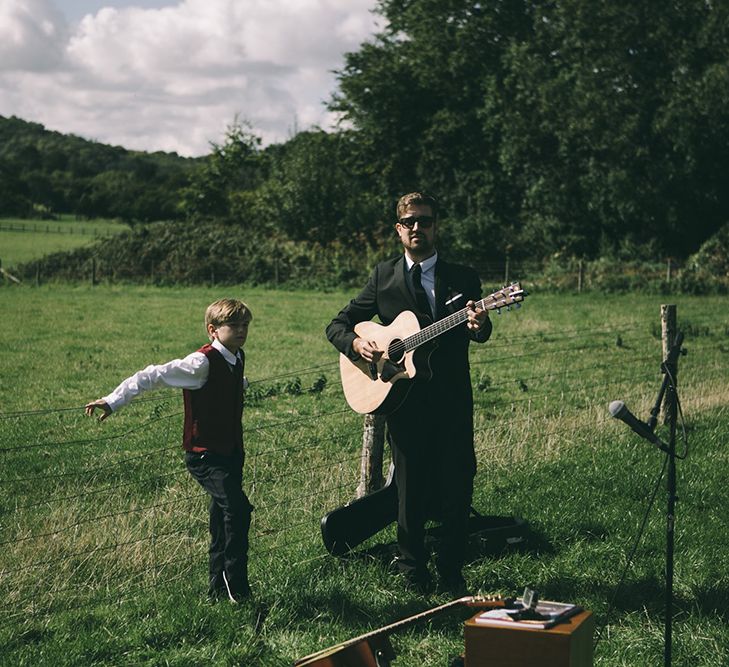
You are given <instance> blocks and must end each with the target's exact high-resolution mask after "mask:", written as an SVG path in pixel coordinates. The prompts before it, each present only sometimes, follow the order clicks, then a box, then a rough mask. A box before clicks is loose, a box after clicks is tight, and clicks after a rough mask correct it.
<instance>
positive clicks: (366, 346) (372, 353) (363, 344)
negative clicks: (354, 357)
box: [352, 338, 384, 363]
mask: <svg viewBox="0 0 729 667" xmlns="http://www.w3.org/2000/svg"><path fill="white" fill-rule="evenodd" d="M352 349H353V350H354V351H355V352H356V353H357V354H358V355H359V356H360V357H362V359H364V360H365V361H368V362H370V363H377V362H378V361H379V360H380V357H382V355H383V354H384V352H383V351H382V350H380V349H379V348H378V347H377V343H375V341H366V340H365V339H364V338H355V339H354V340H353V341H352Z"/></svg>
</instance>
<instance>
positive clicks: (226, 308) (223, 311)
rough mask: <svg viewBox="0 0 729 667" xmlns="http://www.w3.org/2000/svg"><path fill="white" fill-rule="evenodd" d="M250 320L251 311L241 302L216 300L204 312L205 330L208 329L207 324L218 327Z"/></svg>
mask: <svg viewBox="0 0 729 667" xmlns="http://www.w3.org/2000/svg"><path fill="white" fill-rule="evenodd" d="M252 319H253V313H251V309H250V308H249V307H248V306H247V305H246V304H245V303H243V302H242V301H239V300H238V299H218V300H217V301H214V302H213V303H211V304H210V305H209V306H208V307H207V310H206V311H205V328H206V329H207V328H208V324H212V325H213V326H216V327H219V326H222V325H223V324H228V323H229V322H250V321H251V320H252Z"/></svg>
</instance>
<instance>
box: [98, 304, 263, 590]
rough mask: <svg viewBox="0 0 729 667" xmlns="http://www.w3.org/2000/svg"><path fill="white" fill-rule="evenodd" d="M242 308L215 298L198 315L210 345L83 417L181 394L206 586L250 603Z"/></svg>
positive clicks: (150, 373)
mask: <svg viewBox="0 0 729 667" xmlns="http://www.w3.org/2000/svg"><path fill="white" fill-rule="evenodd" d="M252 319H253V316H252V314H251V311H250V309H249V308H248V306H247V305H246V304H244V303H243V302H242V301H238V300H237V299H220V300H219V301H216V302H215V303H211V304H210V305H209V306H208V308H207V310H206V311H205V328H206V329H207V334H208V338H209V339H210V341H211V342H210V343H209V344H207V345H204V346H203V347H201V348H200V349H199V350H197V351H196V352H193V353H192V354H189V355H188V356H186V357H185V358H184V359H175V360H173V361H170V362H168V363H166V364H162V365H160V366H147V368H145V369H143V370H141V371H139V372H137V373H135V374H134V375H132V376H131V377H130V378H127V379H126V380H124V382H122V383H121V384H120V385H119V386H118V387H117V388H116V389H115V390H114V391H113V392H111V393H110V394H109V395H108V396H104V397H103V398H100V399H98V400H96V401H92V402H91V403H88V404H87V405H86V407H85V412H86V414H87V415H89V416H91V415H93V414H94V410H96V409H97V408H98V409H100V410H101V411H102V412H103V414H102V415H101V417H100V419H101V420H104V419H106V418H107V417H108V416H109V415H110V414H111V413H112V412H116V411H117V410H118V409H119V408H121V407H122V406H124V405H126V404H127V403H129V402H130V401H131V400H132V399H133V398H134V397H135V396H137V395H139V394H141V393H142V392H144V391H147V390H149V389H155V388H158V387H175V388H179V389H182V393H183V397H184V402H185V424H184V434H183V444H182V446H183V448H184V449H185V463H186V465H187V469H188V470H189V471H190V474H191V475H192V476H193V477H194V478H195V479H196V480H197V481H198V482H199V483H200V485H201V486H202V487H203V488H204V489H205V491H206V492H207V493H208V494H209V495H210V550H209V555H210V581H209V588H208V595H209V596H210V598H211V599H213V600H219V599H221V598H228V599H229V600H231V601H232V602H240V601H242V600H244V599H245V598H248V597H250V595H251V589H250V586H249V584H248V530H249V528H250V524H251V512H252V510H253V506H252V505H251V504H250V502H249V501H248V498H247V496H246V494H245V492H244V491H243V460H244V452H243V427H242V424H241V419H242V416H243V392H244V390H245V388H246V387H247V385H248V382H247V380H246V378H245V376H244V374H243V370H244V366H245V355H244V352H243V345H244V343H245V342H246V338H247V336H248V325H249V324H250V321H251V320H252Z"/></svg>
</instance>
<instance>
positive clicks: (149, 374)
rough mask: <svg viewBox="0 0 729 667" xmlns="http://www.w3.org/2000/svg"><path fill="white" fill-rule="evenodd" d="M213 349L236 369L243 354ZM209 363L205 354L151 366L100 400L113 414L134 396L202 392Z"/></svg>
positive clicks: (220, 347)
mask: <svg viewBox="0 0 729 667" xmlns="http://www.w3.org/2000/svg"><path fill="white" fill-rule="evenodd" d="M211 345H212V346H213V347H214V348H215V349H216V350H217V351H218V352H220V353H221V354H222V355H223V359H225V360H226V361H227V362H228V363H229V364H230V365H231V366H235V363H236V361H237V360H238V359H239V358H240V353H238V354H237V355H236V354H233V353H232V352H231V351H230V350H229V349H228V348H227V347H225V345H223V344H222V343H221V342H220V341H218V340H217V339H214V340H213V342H212V343H211ZM209 373H210V362H208V358H207V357H206V356H205V355H204V354H203V353H202V352H192V353H191V354H188V355H187V356H186V357H185V358H184V359H173V360H172V361H168V362H167V363H166V364H160V365H156V366H155V365H150V366H147V367H146V368H144V369H142V370H141V371H137V372H136V373H135V374H134V375H132V376H131V377H128V378H127V379H126V380H124V382H122V383H121V384H120V385H119V386H118V387H117V388H116V389H114V391H112V392H111V393H110V394H109V395H108V396H104V397H103V398H102V399H101V400H102V401H104V403H106V404H107V405H108V406H109V408H110V409H111V411H112V412H116V411H117V410H119V408H123V407H124V406H125V405H127V403H129V402H130V401H131V400H132V399H133V398H134V397H135V396H138V395H139V394H142V393H144V392H145V391H149V390H150V389H158V388H160V387H173V388H175V389H193V390H194V389H201V388H202V387H203V386H204V385H205V383H206V382H207V381H208V375H209ZM247 387H248V380H247V379H246V378H245V377H244V378H243V388H244V389H246V388H247Z"/></svg>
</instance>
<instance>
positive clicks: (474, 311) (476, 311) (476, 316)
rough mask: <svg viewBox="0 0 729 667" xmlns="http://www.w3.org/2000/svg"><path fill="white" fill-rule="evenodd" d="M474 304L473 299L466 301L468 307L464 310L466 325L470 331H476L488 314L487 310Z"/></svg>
mask: <svg viewBox="0 0 729 667" xmlns="http://www.w3.org/2000/svg"><path fill="white" fill-rule="evenodd" d="M475 306H476V302H475V301H469V302H468V303H466V308H467V309H468V310H467V311H466V315H468V322H467V323H466V326H467V327H468V328H469V329H470V330H471V331H478V330H479V329H480V328H481V327H482V326H483V324H484V322H485V321H486V318H487V317H488V316H489V314H488V312H486V311H485V310H482V309H481V308H476V307H475Z"/></svg>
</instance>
